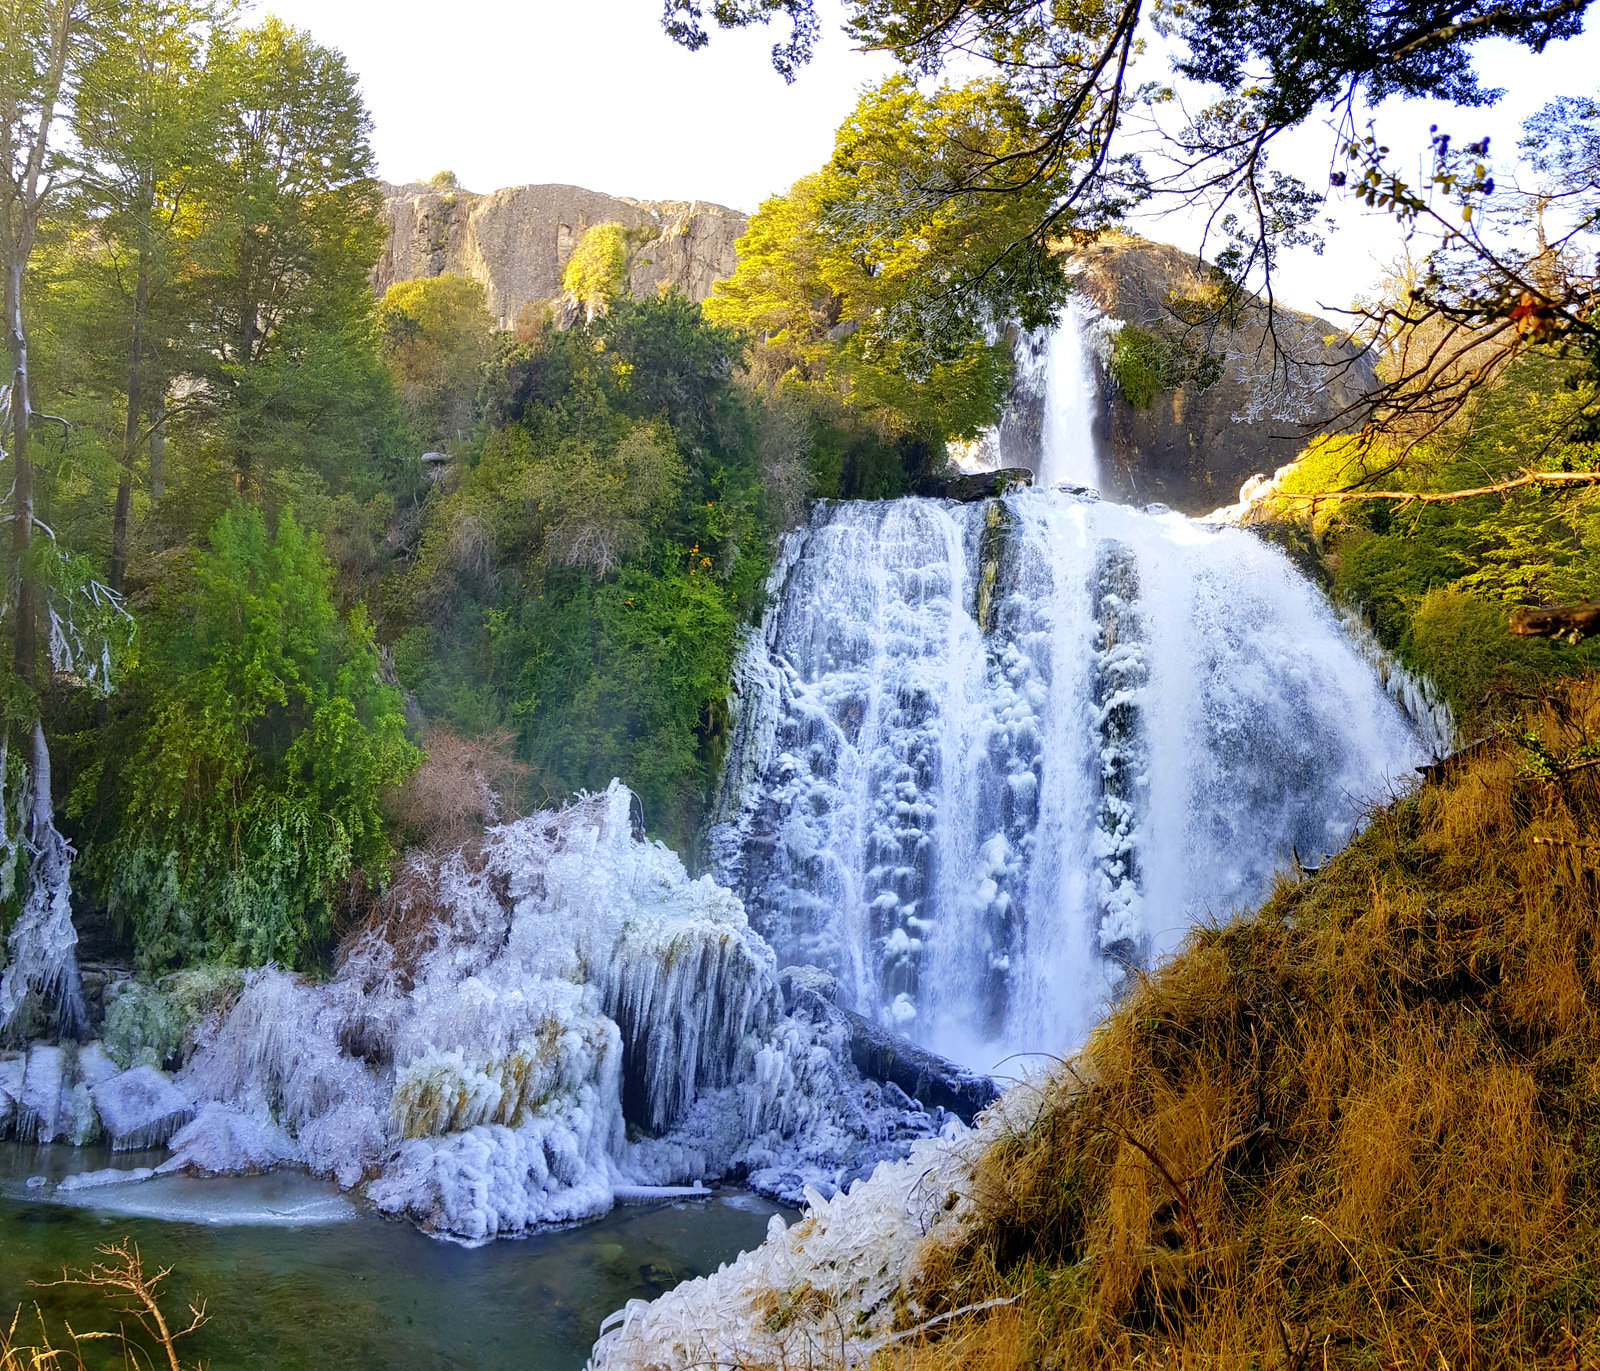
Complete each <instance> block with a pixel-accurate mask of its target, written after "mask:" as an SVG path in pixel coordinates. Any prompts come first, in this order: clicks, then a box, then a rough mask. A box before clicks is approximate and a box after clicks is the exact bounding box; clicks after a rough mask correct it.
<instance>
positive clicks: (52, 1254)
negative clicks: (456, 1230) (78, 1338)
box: [0, 1144, 792, 1371]
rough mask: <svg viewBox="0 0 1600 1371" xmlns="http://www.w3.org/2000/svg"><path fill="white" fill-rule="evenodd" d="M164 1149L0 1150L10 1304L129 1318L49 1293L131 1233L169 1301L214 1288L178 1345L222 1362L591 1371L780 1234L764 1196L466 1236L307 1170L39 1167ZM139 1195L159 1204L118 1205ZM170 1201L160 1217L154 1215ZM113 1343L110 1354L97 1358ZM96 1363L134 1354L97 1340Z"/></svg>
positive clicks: (176, 1307) (99, 1324)
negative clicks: (87, 1178)
mask: <svg viewBox="0 0 1600 1371" xmlns="http://www.w3.org/2000/svg"><path fill="white" fill-rule="evenodd" d="M165 1155H166V1154H165V1153H164V1152H162V1153H153V1154H150V1155H149V1156H141V1155H139V1154H130V1153H123V1154H119V1155H118V1156H117V1157H116V1158H114V1159H113V1158H111V1157H110V1156H109V1155H108V1154H106V1153H105V1152H103V1151H95V1150H94V1149H75V1148H70V1147H65V1146H60V1145H57V1146H54V1147H37V1148H36V1147H20V1146H13V1145H9V1144H8V1145H4V1146H0V1310H3V1311H4V1314H5V1317H6V1319H7V1321H8V1322H9V1319H10V1315H11V1312H12V1311H13V1310H15V1309H16V1308H18V1307H19V1306H22V1307H23V1308H24V1309H25V1310H27V1311H29V1314H28V1317H25V1318H24V1320H23V1321H22V1324H21V1325H19V1331H20V1332H21V1333H22V1334H24V1335H26V1333H27V1331H28V1327H29V1325H28V1318H30V1317H31V1309H32V1306H33V1304H34V1303H35V1302H37V1303H38V1305H39V1306H40V1308H41V1309H42V1310H43V1311H44V1313H45V1316H46V1319H47V1320H48V1322H49V1323H50V1325H51V1326H52V1327H53V1328H57V1329H59V1327H60V1326H61V1321H62V1320H63V1319H65V1320H67V1321H70V1322H71V1323H72V1325H73V1326H74V1327H75V1328H79V1329H88V1328H106V1327H111V1326H113V1324H114V1320H113V1319H112V1318H111V1317H110V1316H109V1315H108V1312H107V1311H108V1306H106V1305H105V1304H104V1303H103V1302H102V1301H101V1299H100V1298H99V1297H98V1296H97V1295H96V1294H95V1292H92V1291H85V1290H73V1289H48V1288H46V1289H41V1288H38V1287H35V1286H32V1285H30V1284H29V1282H30V1281H47V1280H50V1279H52V1278H53V1277H55V1276H58V1275H59V1273H60V1268H61V1267H62V1266H63V1265H67V1266H71V1267H75V1268H76V1267H82V1266H86V1265H88V1264H89V1263H90V1262H91V1261H93V1260H94V1256H95V1251H94V1249H95V1247H96V1246H97V1245H98V1244H101V1243H106V1242H117V1241H120V1240H121V1239H122V1238H124V1237H129V1238H132V1239H133V1240H134V1241H135V1242H136V1243H137V1244H138V1245H139V1247H140V1249H141V1251H142V1253H143V1255H144V1257H145V1260H146V1262H147V1264H148V1263H159V1264H160V1265H162V1266H172V1267H173V1268H174V1270H173V1274H172V1276H171V1277H170V1278H169V1281H168V1285H167V1298H166V1307H167V1309H168V1311H169V1313H171V1314H177V1313H179V1312H181V1311H182V1310H183V1309H184V1308H185V1307H186V1304H187V1302H188V1301H189V1300H190V1299H196V1298H200V1297H205V1298H207V1299H208V1300H209V1312H210V1314H211V1322H210V1323H209V1324H207V1325H206V1327H205V1328H203V1329H201V1330H200V1331H199V1332H198V1333H197V1334H195V1336H194V1337H193V1338H191V1339H188V1340H187V1341H186V1342H185V1343H183V1344H181V1345H180V1346H181V1347H182V1349H183V1350H184V1353H185V1355H184V1361H185V1364H186V1365H187V1364H192V1363H193V1362H195V1361H201V1362H204V1363H205V1365H206V1366H207V1367H208V1368H210V1371H236V1369H238V1368H247V1367H249V1368H256V1367H260V1368H269V1367H270V1368H274V1369H275V1371H290V1369H291V1368H300V1367H306V1368H313V1367H314V1368H318V1371H326V1368H330V1367H348V1368H358V1367H359V1368H363V1371H388V1369H389V1368H395V1371H400V1369H401V1368H404V1371H421V1369H423V1368H428V1369H430V1371H431V1369H432V1368H438V1369H439V1371H443V1369H444V1368H460V1369H461V1371H467V1369H468V1368H471V1371H499V1368H508V1369H509V1368H513V1367H515V1368H517V1371H577V1368H579V1367H582V1366H583V1365H584V1363H585V1361H586V1360H587V1358H588V1355H589V1349H590V1347H591V1345H592V1344H593V1342H594V1339H595V1336H596V1334H597V1332H598V1330H599V1326H600V1321H601V1320H602V1319H603V1318H605V1316H606V1315H607V1314H609V1313H611V1312H612V1311H613V1310H616V1309H620V1308H621V1307H622V1306H623V1305H624V1304H625V1303H626V1302H627V1301H628V1300H630V1299H633V1298H651V1297H653V1296H655V1295H658V1294H660V1293H661V1292H663V1291H664V1290H668V1289H670V1288H671V1287H672V1286H674V1285H676V1284H677V1283H678V1282H679V1281H682V1280H686V1279H688V1278H689V1277H691V1276H697V1275H705V1274H707V1273H708V1272H711V1271H714V1270H716V1269H717V1267H718V1266H719V1265H720V1264H721V1263H722V1262H724V1261H731V1260H732V1259H733V1258H734V1257H735V1256H737V1255H738V1253H739V1252H740V1251H741V1250H743V1249H746V1248H751V1247H754V1246H756V1245H757V1244H759V1243H760V1242H761V1240H762V1239H763V1237H765V1235H766V1227H767V1222H768V1220H769V1218H770V1217H771V1216H772V1215H773V1214H775V1213H782V1214H784V1215H785V1217H786V1218H789V1217H792V1215H791V1212H790V1211H787V1210H781V1209H780V1208H779V1207H778V1206H776V1205H773V1204H771V1203H769V1202H768V1201H766V1200H762V1199H759V1198H757V1197H755V1196H752V1195H747V1194H731V1193H730V1194H727V1195H723V1196H717V1197H714V1198H711V1199H708V1200H703V1201H693V1202H678V1203H672V1204H656V1205H653V1206H641V1207H638V1208H623V1209H617V1210H614V1211H613V1212H612V1213H611V1214H610V1215H608V1216H607V1217H605V1218H602V1219H600V1220H598V1221H596V1222H594V1223H590V1224H586V1225H584V1226H582V1227H578V1228H569V1229H562V1230H557V1231H554V1232H547V1233H539V1234H535V1235H533V1236H531V1237H528V1238H524V1239H521V1240H518V1241H510V1242H508V1241H502V1242H495V1243H490V1244H488V1245H486V1246H483V1247H477V1248H466V1247H460V1246H457V1245H454V1244H451V1243H443V1242H439V1241H437V1240H435V1239H432V1238H428V1237H425V1236H424V1235H423V1234H421V1233H419V1232H417V1231H416V1230H414V1229H413V1228H412V1227H411V1226H410V1225H409V1224H405V1223H399V1222H394V1221H391V1220H386V1219H383V1218H381V1217H379V1216H378V1215H377V1214H375V1213H374V1212H373V1211H371V1210H370V1209H368V1208H364V1207H361V1206H360V1205H358V1204H357V1203H354V1202H352V1201H350V1200H349V1199H347V1198H345V1197H343V1196H341V1195H340V1194H339V1192H338V1190H337V1189H336V1188H335V1187H334V1186H333V1185H332V1184H331V1183H325V1182H321V1181H317V1180H314V1179H313V1178H311V1177H310V1176H308V1175H306V1174H305V1173H303V1172H298V1171H279V1172H274V1173H273V1174H271V1175H268V1176H260V1177H253V1178H247V1179H231V1180H192V1179H189V1178H187V1177H172V1178H170V1180H163V1181H150V1182H146V1183H144V1184H141V1185H134V1186H119V1187H113V1188H109V1189H102V1190H98V1191H85V1192H78V1193H77V1195H76V1196H75V1197H74V1198H75V1199H76V1201H77V1203H74V1204H63V1203H58V1202H56V1197H55V1196H54V1195H53V1193H52V1192H51V1191H50V1189H49V1188H48V1187H45V1188H35V1189H30V1188H29V1187H28V1186H27V1180H28V1178H29V1177H30V1176H39V1175H42V1176H46V1177H49V1178H52V1179H59V1178H61V1177H63V1176H65V1175H68V1174H70V1173H72V1172H75V1171H80V1170H84V1169H85V1168H95V1167H101V1166H110V1165H115V1166H119V1167H132V1166H139V1165H153V1164H154V1163H155V1162H157V1161H159V1160H161V1159H162V1158H164V1157H165ZM130 1207H132V1208H142V1209H144V1210H146V1211H150V1212H146V1213H142V1214H130V1213H126V1212H116V1211H117V1210H118V1209H127V1208H130ZM158 1214H159V1215H165V1217H158V1216H157V1215H158ZM97 1347H98V1348H102V1349H106V1350H105V1359H104V1361H103V1362H96V1361H94V1360H92V1359H91V1358H92V1353H93V1352H94V1351H95V1350H96V1349H97ZM85 1351H86V1354H91V1357H90V1358H86V1360H88V1365H89V1366H90V1367H91V1371H99V1367H101V1366H104V1367H106V1368H111V1367H121V1366H122V1361H121V1358H120V1356H112V1355H111V1353H110V1350H109V1348H108V1346H107V1345H106V1344H94V1343H88V1344H85Z"/></svg>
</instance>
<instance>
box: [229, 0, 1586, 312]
mask: <svg viewBox="0 0 1600 1371" xmlns="http://www.w3.org/2000/svg"><path fill="white" fill-rule="evenodd" d="M819 5H820V8H821V10H822V13H823V14H824V17H825V32H824V36H823V39H822V42H821V43H820V44H819V45H818V49H817V55H816V57H815V58H814V59H813V61H812V63H811V64H810V65H809V66H808V67H806V68H804V69H802V71H801V72H800V74H799V77H798V79H797V80H796V81H795V82H794V84H793V85H787V86H786V85H785V84H784V82H783V79H782V78H781V77H780V76H778V74H777V73H776V72H774V71H773V70H772V67H771V64H770V62H769V60H768V51H769V49H770V47H771V45H772V42H773V37H774V35H773V33H771V32H769V31H767V30H764V29H759V28H758V29H754V30H747V31H745V32H740V33H723V32H714V33H713V34H712V39H711V43H710V45H709V46H708V47H707V48H705V49H704V50H702V51H701V52H698V53H690V52H685V51H684V50H683V49H682V48H680V47H678V46H677V45H676V44H674V43H672V42H671V41H670V40H669V39H668V38H667V37H666V35H665V34H664V33H663V32H662V31H661V25H660V16H661V3H660V0H455V3H454V4H451V5H441V4H439V3H438V0H428V3H426V4H424V3H420V2H419V0H270V2H269V3H266V4H264V5H261V6H258V11H257V12H261V11H263V10H270V11H271V12H272V13H275V14H277V15H279V16H280V17H281V18H283V19H285V20H287V21H289V22H291V23H294V24H296V25H299V26H300V27H303V28H306V29H309V30H310V31H311V32H312V33H313V34H315V35H316V37H317V38H318V39H319V40H320V41H322V42H324V43H327V44H329V45H330V46H333V47H336V48H338V49H339V50H340V51H342V52H343V53H344V54H345V56H346V57H347V58H348V59H349V61H350V64H351V66H352V67H353V68H354V69H355V71H356V72H357V73H358V74H359V75H360V77H361V85H362V90H363V92H364V94H365V97H366V101H367V105H368V107H369V109H370V110H371V111H372V117H373V123H374V139H373V142H374V146H375V149H376V151H377V155H378V163H379V174H380V175H381V176H383V177H384V178H385V179H386V180H390V181H408V180H420V179H425V178H426V177H428V176H429V175H431V174H432V173H434V172H436V171H440V170H443V169H449V170H451V171H454V172H455V173H456V175H457V176H458V177H459V178H460V181H461V183H462V185H464V186H466V187H467V188H468V189H470V190H477V191H489V190H495V189H498V188H499V187H501V186H512V185H521V184H525V183H530V182H558V183H559V182H564V183H567V184H571V185H578V186H584V187H586V188H588V189H591V190H598V191H604V192H606V193H608V194H611V195H621V196H628V197H630V198H633V199H641V200H655V199H661V200H667V199H670V200H689V199H702V200H711V201H715V202H717V203H719V204H724V205H730V206H732V207H734V208H736V209H741V210H745V211H747V212H748V211H751V210H754V209H755V208H756V207H757V206H758V205H759V204H760V203H761V201H762V200H764V199H765V198H766V197H767V196H769V195H772V194H774V193H776V192H779V191H782V190H784V189H785V188H787V187H788V186H789V184H790V183H791V182H793V181H794V180H795V179H796V178H798V177H800V176H803V175H805V173H807V172H809V171H813V170H815V169H816V168H817V167H819V166H820V165H821V164H822V163H823V162H824V161H826V160H827V158H828V156H829V154H830V153H831V152H832V149H833V131H834V129H835V128H836V127H837V126H838V124H839V123H840V122H841V121H842V120H843V119H844V117H845V116H846V115H847V114H848V113H849V111H850V109H851V108H852V107H853V106H854V104H855V102H856V98H857V96H858V95H859V93H860V92H861V90H862V89H863V88H865V87H867V86H869V85H872V84H874V83H875V82H877V81H878V80H881V79H882V78H883V77H884V76H886V75H887V74H888V73H889V71H890V70H891V66H892V64H891V63H890V62H889V60H888V59H887V58H886V57H884V56H882V55H877V54H867V53H861V52H857V51H854V50H853V49H852V48H851V46H850V43H849V40H848V39H847V38H846V37H845V36H844V35H843V34H842V33H840V32H839V20H840V15H841V10H840V7H839V4H838V2H837V0H819ZM1594 29H1595V25H1594V24H1593V23H1591V25H1590V29H1589V30H1588V31H1586V32H1585V33H1584V34H1583V35H1582V36H1581V37H1579V38H1576V39H1573V40H1570V41H1568V42H1566V43H1559V44H1554V45H1552V46H1551V47H1550V48H1549V49H1547V50H1546V52H1545V53H1544V54H1543V55H1542V56H1538V57H1535V56H1534V55H1533V54H1531V53H1528V52H1526V51H1525V50H1523V49H1520V48H1517V47H1515V46H1514V45H1512V44H1510V43H1506V42H1503V41H1498V40H1491V41H1487V42H1484V43H1482V44H1480V45H1478V47H1477V48H1476V49H1475V50H1474V51H1475V53H1476V54H1477V56H1476V61H1477V64H1478V67H1479V70H1480V72H1481V73H1482V75H1483V76H1484V78H1485V80H1486V81H1487V83H1488V84H1491V85H1494V86H1498V87H1503V88H1504V89H1505V92H1506V93H1505V95H1504V97H1503V98H1502V99H1501V101H1500V102H1499V103H1498V104H1497V105H1495V106H1494V107H1492V108H1491V109H1487V110H1478V111H1453V110H1450V109H1447V108H1445V107H1442V106H1436V105H1433V104H1431V103H1429V102H1424V101H1394V102H1390V103H1389V104H1388V105H1386V106H1385V107H1384V108H1383V109H1382V110H1380V111H1379V112H1378V129H1379V132H1380V134H1381V135H1382V136H1383V138H1384V140H1385V141H1386V142H1388V143H1389V145H1390V146H1392V147H1394V148H1396V149H1397V150H1399V149H1406V150H1408V151H1409V150H1413V149H1414V150H1415V152H1413V154H1412V156H1411V159H1410V160H1411V164H1412V165H1413V166H1415V165H1417V162H1418V156H1419V154H1420V153H1421V151H1422V150H1424V149H1425V148H1426V146H1427V139H1428V126H1429V124H1431V123H1435V122H1438V123H1440V124H1441V126H1443V127H1445V128H1448V129H1450V130H1451V131H1452V132H1453V133H1454V134H1455V140H1456V142H1457V144H1458V145H1459V144H1461V143H1464V142H1467V141H1470V140H1472V139H1475V138H1478V137H1481V136H1482V135H1483V134H1485V133H1487V134H1489V135H1490V136H1491V138H1492V140H1493V142H1492V144H1491V146H1492V147H1493V148H1494V149H1495V150H1496V151H1497V152H1505V153H1509V152H1510V151H1511V150H1512V149H1513V148H1514V146H1515V144H1516V141H1517V129H1518V126H1519V124H1520V123H1521V121H1522V120H1523V119H1525V118H1526V117H1527V116H1528V115H1530V114H1532V113H1533V112H1534V111H1535V110H1537V109H1538V108H1539V107H1540V106H1542V105H1543V104H1544V103H1545V102H1546V101H1547V100H1549V99H1550V98H1551V97H1552V96H1554V95H1557V94H1570V95H1579V94H1586V93H1590V92H1593V91H1595V90H1596V89H1597V88H1600V34H1597V33H1596V32H1595V31H1594ZM1160 61H1161V59H1160V58H1159V57H1158V58H1155V59H1152V62H1153V64H1156V65H1159V63H1160ZM1148 74H1149V75H1150V76H1152V77H1155V76H1159V75H1164V73H1162V72H1159V71H1155V70H1152V71H1150V72H1149V73H1148ZM1333 145H1334V137H1333V134H1332V133H1331V132H1329V131H1328V130H1327V129H1326V128H1323V127H1322V126H1320V125H1313V126H1309V127H1307V128H1305V129H1303V130H1300V131H1299V132H1297V133H1296V134H1295V135H1293V136H1292V138H1291V139H1290V140H1288V141H1287V142H1286V143H1285V145H1284V147H1283V149H1282V151H1281V153H1280V157H1281V158H1282V165H1284V167H1285V169H1289V170H1296V171H1298V172H1300V173H1301V174H1302V175H1303V176H1305V178H1306V179H1307V180H1308V181H1309V182H1310V183H1311V184H1312V185H1314V186H1321V185H1325V184H1326V172H1327V169H1328V160H1329V155H1330V153H1331V151H1332V148H1333ZM1330 213H1331V216H1332V217H1333V218H1334V220H1335V222H1336V223H1337V224H1338V228H1337V230H1336V231H1335V232H1333V233H1331V234H1330V235H1329V236H1328V245H1327V247H1326V249H1325V251H1324V253H1323V255H1322V256H1320V257H1319V256H1317V255H1315V254H1313V253H1312V252H1311V251H1310V250H1308V249H1302V250H1299V251H1297V252H1295V253H1293V254H1290V255H1289V256H1288V257H1287V258H1286V260H1285V261H1284V262H1283V264H1282V268H1281V271H1280V275H1279V280H1278V290H1279V295H1280V298H1281V299H1283V300H1284V301H1285V302H1287V303H1289V304H1292V305H1295V306H1297V307H1299V308H1302V309H1310V310H1314V311H1316V312H1319V313H1323V314H1325V315H1327V316H1328V317H1329V318H1334V319H1337V317H1338V315H1337V311H1338V310H1340V309H1343V308H1345V307H1347V306H1348V305H1349V304H1350V302H1351V301H1352V300H1353V299H1354V298H1355V297H1357V296H1358V295H1362V294H1365V293H1367V292H1369V291H1371V290H1372V289H1373V288H1374V287H1375V285H1376V283H1377V282H1378V281H1379V279H1380V278H1381V276H1382V274H1383V268H1384V266H1385V265H1386V264H1387V263H1388V262H1391V261H1393V260H1394V259H1395V258H1396V257H1397V256H1398V255H1399V253H1400V251H1401V247H1402V245H1401V242H1400V240H1399V237H1398V233H1397V231H1396V229H1395V227H1394V225H1393V223H1392V221H1390V220H1388V219H1386V218H1384V217H1383V216H1380V215H1376V214H1371V213H1368V212H1366V211H1365V210H1361V211H1359V212H1358V211H1356V210H1355V209H1354V208H1352V207H1350V206H1346V205H1339V204H1335V205H1333V206H1332V207H1331V210H1330ZM1132 227H1133V228H1134V229H1135V231H1137V232H1140V233H1142V234H1144V235H1145V236H1146V237H1150V238H1155V239H1158V240H1160V241H1164V242H1171V243H1175V244H1176V245H1177V246H1179V247H1181V248H1183V249H1185V250H1186V251H1191V252H1192V251H1196V250H1198V249H1199V247H1200V246H1201V224H1200V222H1199V221H1198V220H1197V219H1196V218H1195V217H1194V216H1192V215H1173V214H1168V215H1165V216H1163V217H1159V218H1153V219H1145V220H1141V221H1140V222H1138V223H1136V224H1134V225H1133V226H1132Z"/></svg>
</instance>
